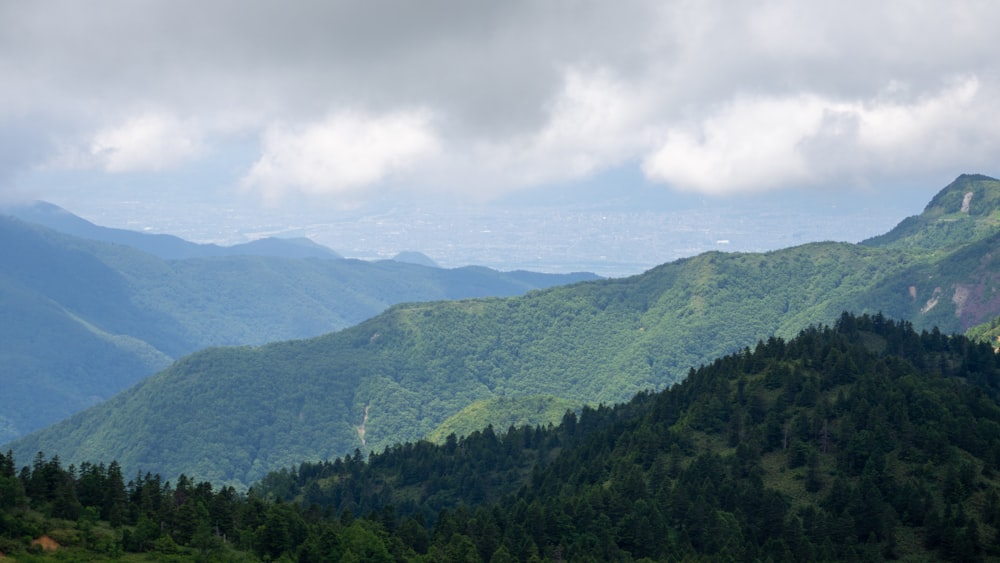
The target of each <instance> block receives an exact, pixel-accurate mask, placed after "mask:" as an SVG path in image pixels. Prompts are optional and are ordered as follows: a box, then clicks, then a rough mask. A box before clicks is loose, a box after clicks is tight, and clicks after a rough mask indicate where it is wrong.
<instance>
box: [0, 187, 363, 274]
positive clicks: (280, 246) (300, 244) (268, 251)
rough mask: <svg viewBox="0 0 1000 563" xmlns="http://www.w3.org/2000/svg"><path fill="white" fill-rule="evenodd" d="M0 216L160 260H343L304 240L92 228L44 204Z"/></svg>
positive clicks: (8, 208) (23, 206)
mask: <svg viewBox="0 0 1000 563" xmlns="http://www.w3.org/2000/svg"><path fill="white" fill-rule="evenodd" d="M0 214H5V215H10V216H12V217H17V218H18V219H21V220H22V221H26V222H28V223H33V224H37V225H42V226H44V227H48V228H50V229H53V230H55V231H59V232H61V233H65V234H68V235H72V236H76V237H80V238H86V239H90V240H96V241H100V242H107V243H111V244H118V245H123V246H129V247H132V248H135V249H137V250H141V251H143V252H147V253H149V254H152V255H153V256H157V257H159V258H162V259H164V260H177V259H183V258H206V257H213V256H246V255H249V256H272V257H281V258H329V259H336V258H343V256H341V255H340V254H338V253H337V252H335V251H334V250H331V249H329V248H327V247H325V246H322V245H320V244H316V243H315V242H313V241H311V240H309V239H308V238H305V237H298V238H287V239H285V238H273V237H267V238H261V239H257V240H254V241H250V242H246V243H241V244H235V245H232V246H220V245H217V244H199V243H194V242H190V241H187V240H184V239H182V238H180V237H176V236H174V235H166V234H154V233H143V232H138V231H130V230H128V229H114V228H110V227H102V226H100V225H95V224H94V223H91V222H90V221H87V220H86V219H83V218H82V217H78V216H77V215H74V214H72V213H70V212H69V211H67V210H65V209H63V208H61V207H59V206H58V205H55V204H52V203H48V202H45V201H36V202H32V203H26V204H20V205H9V206H5V207H0Z"/></svg>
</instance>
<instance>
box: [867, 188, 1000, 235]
mask: <svg viewBox="0 0 1000 563" xmlns="http://www.w3.org/2000/svg"><path fill="white" fill-rule="evenodd" d="M998 228H1000V181H997V180H996V179H994V178H990V177H989V176H983V175H981V174H963V175H961V176H959V177H958V178H957V179H956V180H955V181H954V182H952V183H951V184H949V185H948V186H947V187H945V188H944V189H943V190H941V191H940V192H938V194H937V195H936V196H934V198H933V199H931V201H930V203H928V204H927V207H926V208H925V209H924V211H923V213H921V214H920V215H916V216H913V217H909V218H907V219H905V220H904V221H903V222H901V223H900V224H899V225H898V226H897V227H896V228H894V229H893V230H891V231H889V232H888V233H886V234H884V235H880V236H877V237H872V238H870V239H868V240H866V241H863V242H862V243H861V244H864V245H867V246H882V247H895V248H913V249H920V250H936V249H944V248H948V247H953V246H956V245H962V244H968V243H969V242H972V241H975V240H979V239H982V238H984V237H988V236H990V235H992V234H994V233H996V232H997V229H998Z"/></svg>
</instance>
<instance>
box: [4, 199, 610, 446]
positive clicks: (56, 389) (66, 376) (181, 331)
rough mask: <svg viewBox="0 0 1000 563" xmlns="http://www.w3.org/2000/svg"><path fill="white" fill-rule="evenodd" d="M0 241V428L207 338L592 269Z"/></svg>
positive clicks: (42, 235)
mask: <svg viewBox="0 0 1000 563" xmlns="http://www.w3.org/2000/svg"><path fill="white" fill-rule="evenodd" d="M134 234H137V235H138V233H134ZM139 236H142V235H139ZM261 244H266V243H263V242H262V243H261ZM0 248H2V249H3V250H2V254H0V318H3V319H4V322H3V323H2V324H0V336H2V340H0V388H3V389H4V393H0V442H3V441H7V440H10V439H13V438H15V437H18V436H20V435H23V434H25V433H27V432H28V431H30V430H34V429H37V428H40V427H42V426H45V425H48V424H52V423H54V422H56V421H58V420H61V419H63V418H65V417H67V416H69V415H71V414H73V413H75V412H78V411H80V410H82V409H83V408H85V407H88V406H91V405H93V404H95V403H97V402H99V401H100V400H103V399H106V398H108V397H110V396H111V395H113V394H114V393H117V392H119V391H121V390H123V389H125V388H127V387H128V386H129V385H131V384H133V383H135V382H137V381H139V380H140V379H142V378H143V377H145V376H148V375H150V374H152V373H154V372H155V371H157V370H160V369H163V368H165V367H166V366H168V365H169V364H170V362H171V361H172V360H173V359H174V358H178V357H181V356H183V355H185V354H189V353H191V352H193V351H195V350H198V349H201V348H205V347H207V346H221V345H237V344H262V343H264V342H269V341H276V340H287V339H292V338H305V337H309V336H315V335H318V334H322V333H326V332H330V331H332V330H336V329H340V328H343V327H345V326H349V325H351V324H354V323H357V322H359V321H361V320H363V319H366V318H369V317H371V316H373V315H375V314H377V313H379V312H381V311H383V310H384V309H385V308H387V307H388V306H390V305H392V304H394V303H398V302H401V301H425V300H432V299H434V300H438V299H455V298H465V297H475V296H485V295H518V294H521V293H524V292H525V291H528V290H530V289H533V288H538V287H546V286H549V285H554V284H562V283H569V282H573V281H578V280H580V279H594V278H595V277H596V276H593V275H585V274H581V275H566V276H562V275H545V274H530V273H527V272H497V271H494V270H490V269H487V268H477V267H468V268H458V269H452V270H445V269H439V268H428V267H423V266H419V265H414V264H403V263H399V262H391V261H386V262H377V263H370V262H362V261H358V260H337V259H316V258H310V259H296V258H282V257H272V256H252V255H246V256H221V257H212V258H191V259H185V260H163V259H160V258H157V257H155V256H152V255H150V254H146V253H144V252H140V251H138V250H135V249H133V248H130V247H127V246H121V245H112V244H106V243H101V242H96V241H92V240H86V239H81V238H76V237H72V236H68V235H65V234H61V233H57V232H55V231H52V230H49V229H46V228H44V227H40V226H37V225H31V224H27V223H24V222H22V221H19V220H16V219H13V218H10V217H2V216H0Z"/></svg>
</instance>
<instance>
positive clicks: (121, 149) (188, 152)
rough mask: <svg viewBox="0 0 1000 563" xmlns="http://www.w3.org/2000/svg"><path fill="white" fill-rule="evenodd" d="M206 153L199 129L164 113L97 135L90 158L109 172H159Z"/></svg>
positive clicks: (112, 127) (108, 129)
mask: <svg viewBox="0 0 1000 563" xmlns="http://www.w3.org/2000/svg"><path fill="white" fill-rule="evenodd" d="M202 151H203V142H202V139H201V131H200V130H199V128H198V126H196V125H194V124H192V123H190V122H185V121H182V120H179V119H177V118H176V117H173V116H170V115H167V114H162V113H147V114H143V115H140V116H137V117H133V118H130V119H128V120H126V121H125V122H124V123H121V124H118V125H113V126H110V127H106V128H104V129H101V130H100V131H98V132H97V133H96V134H95V135H94V137H93V140H92V141H91V143H90V147H89V153H90V154H89V156H90V157H91V158H92V159H93V160H94V161H96V162H97V163H98V164H99V165H100V166H102V167H103V168H104V169H105V170H107V171H108V172H137V171H141V172H145V171H152V172H158V171H161V170H164V169H168V168H172V167H174V166H176V165H178V164H180V163H182V162H186V161H188V160H190V159H192V158H194V157H196V156H198V155H199V154H200V153H201V152H202Z"/></svg>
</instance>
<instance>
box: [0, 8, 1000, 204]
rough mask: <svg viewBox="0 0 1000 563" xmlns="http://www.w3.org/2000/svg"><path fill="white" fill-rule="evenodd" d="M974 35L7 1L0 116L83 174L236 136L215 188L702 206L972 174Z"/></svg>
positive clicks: (798, 18)
mask: <svg viewBox="0 0 1000 563" xmlns="http://www.w3.org/2000/svg"><path fill="white" fill-rule="evenodd" d="M996 21H1000V4H998V3H994V2H977V1H973V0H969V1H962V0H958V1H955V2H948V3H940V2H930V1H928V2H921V1H919V0H917V1H916V2H914V1H911V0H888V1H886V2H880V3H876V4H873V3H871V2H862V1H861V0H844V1H843V2H840V3H814V2H798V1H792V0H751V1H747V2H737V3H732V2H726V1H724V0H705V1H701V2H688V1H683V0H677V1H672V0H667V1H655V0H649V1H644V0H626V1H624V2H601V1H597V0H570V1H567V2H544V3H540V2H534V1H530V0H511V1H509V2H493V3H486V4H482V3H470V2H460V1H453V0H432V1H430V2H420V3H414V2H411V1H408V0H376V1H374V2H361V3H359V2H350V1H346V0H344V1H340V0H331V1H319V0H316V1H310V0H303V1H301V2H295V3H290V4H289V3H284V4H281V3H274V2H266V1H261V0H246V1H243V2H236V1H235V0H222V1H220V2H211V3H204V2H196V1H194V0H176V1H173V2H158V1H146V2H130V1H124V0H94V1H92V2H88V3H86V4H82V3H79V2H74V1H72V0H52V1H51V2H45V3H33V2H7V3H0V76H3V81H4V85H5V88H3V89H0V124H2V123H6V122H16V123H35V124H38V125H37V127H38V129H39V132H38V133H37V134H36V135H35V137H36V138H38V139H44V141H45V142H44V143H37V146H38V147H42V150H47V151H54V150H56V149H55V148H53V147H56V148H59V147H62V150H63V151H64V153H65V147H74V148H73V151H75V152H73V158H68V157H66V156H65V154H63V158H61V159H56V158H55V157H54V156H50V157H49V158H48V161H49V162H50V163H61V165H62V166H65V167H66V168H73V167H74V166H75V167H80V166H83V165H86V166H90V167H94V166H96V167H98V168H99V169H101V170H104V171H106V172H107V173H119V172H139V173H142V172H148V173H163V172H165V171H169V170H170V169H172V168H176V167H180V166H188V165H191V164H193V163H194V164H197V163H200V162H205V161H207V160H209V159H212V158H216V157H217V155H219V154H233V151H227V150H226V148H225V147H224V146H223V145H227V144H234V143H242V144H244V145H245V143H246V142H247V140H248V139H250V140H256V141H257V142H258V143H259V146H258V147H257V148H258V150H257V151H256V153H255V155H256V158H250V159H247V160H246V161H245V162H241V163H238V165H237V164H234V165H233V167H234V168H237V169H236V170H235V171H234V172H233V176H234V179H233V181H240V182H241V183H242V185H243V186H244V187H245V188H247V189H248V190H250V191H253V192H257V193H261V194H265V195H267V197H270V198H274V199H281V198H282V196H283V195H284V194H291V193H297V194H304V195H307V196H309V197H325V196H330V195H335V196H338V197H339V196H343V195H345V194H348V193H349V194H352V197H365V196H366V194H373V193H378V192H380V191H381V190H383V189H385V188H386V186H387V185H388V184H390V183H391V184H393V189H396V190H403V191H406V192H408V193H410V194H413V195H419V194H423V193H426V192H428V191H433V192H436V193H438V192H442V191H444V192H447V193H449V194H455V195H456V196H457V197H475V198H488V197H493V196H495V195H498V194H502V193H503V192H505V191H510V190H526V189H545V188H546V187H547V186H549V185H551V184H562V183H566V182H573V181H576V180H579V179H585V178H588V177H592V176H597V175H600V174H601V173H602V172H603V171H606V170H608V169H612V168H616V167H620V166H622V165H628V166H633V165H635V166H642V169H643V171H644V173H645V174H646V175H647V177H648V179H649V180H650V181H651V182H653V183H659V184H662V185H663V186H664V187H665V189H679V190H686V191H700V192H705V193H730V192H733V191H761V190H767V189H778V188H789V187H792V188H794V187H802V186H828V185H832V184H836V183H838V182H842V181H844V179H853V178H864V177H871V176H892V177H899V176H900V175H909V176H913V175H917V174H921V173H923V172H924V171H927V170H930V169H932V168H934V169H943V168H952V169H954V172H955V173H957V172H959V171H973V170H981V171H984V172H987V173H988V172H991V171H992V170H995V169H996V168H995V163H994V162H993V161H994V160H995V159H993V158H992V155H993V154H996V150H997V149H998V148H1000V142H998V141H996V140H995V138H996V137H997V136H996V135H995V133H994V132H995V130H996V125H997V123H996V118H994V117H993V115H995V114H996V113H997V112H996V111H995V109H994V108H993V107H992V105H993V104H992V103H991V100H993V99H997V96H998V95H1000V87H998V84H1000V62H998V60H997V58H996V57H995V48H994V47H993V45H994V43H995V40H994V30H993V28H994V27H995V26H994V22H996ZM150 108H154V109H153V110H150ZM345 108H349V110H348V109H345ZM16 134H17V133H16V132H15V131H5V130H3V129H0V136H3V137H5V138H4V139H0V146H9V145H13V144H16V137H15V135H16ZM8 137H9V138H8ZM241 146H243V145H241ZM11 158H13V159H14V160H11ZM38 159H39V157H38V155H37V154H35V153H32V154H31V155H30V158H29V156H28V155H27V154H25V155H22V156H16V157H10V158H8V159H7V160H8V161H7V162H3V163H0V164H2V165H3V166H6V167H7V168H8V169H9V170H18V171H24V170H30V168H31V166H33V165H35V163H36V162H37V161H38ZM43 160H44V159H43ZM228 164H229V163H227V165H228ZM206 166H207V165H206ZM19 173H20V172H19ZM2 176H3V174H2V171H0V177H2ZM8 177H10V175H8ZM240 179H242V180H240ZM200 189H204V186H201V187H200ZM609 189H614V186H610V187H609Z"/></svg>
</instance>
